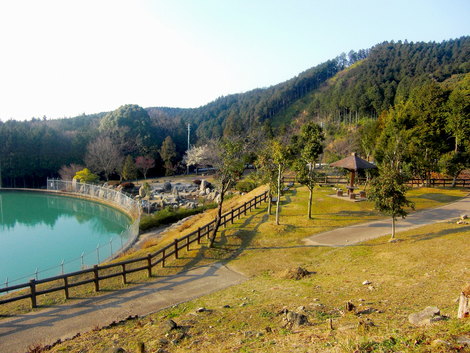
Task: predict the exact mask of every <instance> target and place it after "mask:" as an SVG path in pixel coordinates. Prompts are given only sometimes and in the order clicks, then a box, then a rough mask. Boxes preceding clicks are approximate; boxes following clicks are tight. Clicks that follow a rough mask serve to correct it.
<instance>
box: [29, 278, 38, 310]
mask: <svg viewBox="0 0 470 353" xmlns="http://www.w3.org/2000/svg"><path fill="white" fill-rule="evenodd" d="M29 289H30V292H31V309H35V308H37V302H36V280H35V279H34V278H31V279H30V280H29Z"/></svg>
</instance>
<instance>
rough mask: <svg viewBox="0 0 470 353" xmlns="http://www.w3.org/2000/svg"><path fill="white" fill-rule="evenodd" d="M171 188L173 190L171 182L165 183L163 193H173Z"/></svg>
mask: <svg viewBox="0 0 470 353" xmlns="http://www.w3.org/2000/svg"><path fill="white" fill-rule="evenodd" d="M171 188H172V186H171V183H170V182H169V181H165V182H164V183H163V191H164V192H171Z"/></svg>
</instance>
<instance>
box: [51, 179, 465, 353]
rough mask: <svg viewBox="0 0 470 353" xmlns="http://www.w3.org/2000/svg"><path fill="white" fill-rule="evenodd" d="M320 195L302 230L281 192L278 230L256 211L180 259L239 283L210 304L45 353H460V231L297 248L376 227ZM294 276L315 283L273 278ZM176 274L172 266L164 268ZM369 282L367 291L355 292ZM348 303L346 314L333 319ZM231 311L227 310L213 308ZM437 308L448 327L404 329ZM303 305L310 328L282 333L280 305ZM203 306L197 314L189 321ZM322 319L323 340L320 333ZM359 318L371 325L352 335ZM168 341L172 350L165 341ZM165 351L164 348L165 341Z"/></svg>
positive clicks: (298, 200)
mask: <svg viewBox="0 0 470 353" xmlns="http://www.w3.org/2000/svg"><path fill="white" fill-rule="evenodd" d="M465 193H466V191H465V190H436V189H425V188H424V189H415V190H413V191H412V192H410V196H412V199H413V200H414V201H415V202H416V206H417V208H418V209H420V208H425V207H433V206H437V205H439V204H441V203H442V202H449V201H453V200H456V199H458V198H460V197H462V196H463V195H465ZM328 194H331V189H330V190H327V189H325V188H318V190H317V192H316V198H315V199H316V202H315V207H314V219H313V220H310V221H309V220H307V219H306V217H305V215H304V214H305V213H306V199H307V192H306V190H305V189H304V188H300V187H299V188H296V189H294V190H293V191H291V192H289V193H287V194H286V197H285V201H284V202H283V205H282V212H281V225H280V226H276V225H275V224H274V216H271V217H268V216H267V215H266V213H265V208H263V209H261V208H260V209H258V210H257V211H255V212H253V213H251V214H249V215H248V216H247V217H246V218H242V219H241V220H240V221H238V222H236V224H235V225H234V226H233V227H230V228H227V229H225V230H223V231H222V232H221V233H220V235H219V237H218V240H219V242H218V243H217V247H216V248H215V249H207V248H205V247H202V248H201V249H199V250H198V251H196V250H194V251H192V252H190V253H188V254H187V255H186V256H185V257H184V259H181V260H179V263H178V264H176V263H175V264H174V265H178V268H179V269H181V268H184V267H186V266H192V265H196V264H197V265H200V264H204V263H210V262H213V261H220V260H223V261H225V262H226V264H227V265H228V266H229V267H231V268H233V269H236V270H238V271H242V272H243V273H245V274H247V275H248V276H249V278H250V280H248V281H246V282H245V283H243V284H241V285H238V286H234V287H231V288H228V289H225V290H222V291H219V292H216V293H213V294H211V295H209V296H206V297H203V298H199V299H197V300H193V301H191V302H187V303H183V304H180V305H178V306H176V307H173V308H170V309H167V310H163V311H161V312H158V313H156V314H153V315H149V316H147V317H145V318H140V319H138V320H134V321H130V322H127V323H123V324H120V325H118V326H116V327H113V328H107V329H103V330H101V331H98V332H92V333H88V334H85V335H83V336H82V337H80V338H78V339H75V340H73V341H71V342H66V343H63V344H61V345H59V346H56V347H55V348H54V349H53V351H54V352H60V351H81V352H95V351H101V349H102V348H103V347H111V346H113V345H116V346H121V347H123V348H125V349H126V351H128V352H138V351H139V350H138V345H139V343H144V344H145V347H146V351H148V352H155V351H157V350H158V349H159V348H164V349H165V350H166V351H169V352H182V351H188V350H190V351H191V350H193V351H198V350H204V351H209V352H223V351H235V352H250V351H272V352H279V351H292V352H315V351H345V352H354V351H371V350H375V351H431V350H433V351H436V350H437V351H439V347H437V348H436V347H435V346H432V341H433V340H435V339H443V340H447V341H449V342H450V343H451V344H452V345H453V347H458V346H459V345H458V344H457V343H455V341H454V338H455V337H457V336H458V335H460V334H462V333H465V332H466V331H468V329H469V326H468V324H467V323H466V322H465V321H463V322H459V321H457V320H456V319H455V317H456V313H457V304H456V303H455V301H454V299H455V298H457V297H458V295H459V293H460V290H461V288H462V287H463V285H464V284H465V283H466V282H467V279H468V272H469V271H470V270H468V269H467V267H466V266H467V263H466V261H467V254H468V253H469V251H470V245H469V244H468V241H467V239H466V238H467V234H468V231H470V227H469V226H468V225H456V224H450V223H442V224H438V225H431V226H425V227H422V228H419V229H416V230H412V231H408V232H405V233H399V234H398V238H399V239H401V240H402V241H400V242H398V243H394V244H390V243H388V242H387V240H388V237H385V238H379V239H376V240H373V241H369V242H366V243H363V244H360V245H355V246H349V247H344V248H326V247H311V246H304V245H303V242H302V239H303V238H304V237H306V236H308V235H311V234H313V233H316V232H321V231H324V230H327V229H330V228H333V227H338V226H343V225H346V224H351V223H357V222H362V221H365V220H368V219H370V220H372V219H377V218H378V217H380V216H379V215H378V214H377V213H375V212H374V211H373V210H372V205H371V204H370V203H368V202H361V203H349V202H344V201H339V200H335V199H332V198H329V197H328V196H327V195H328ZM296 266H301V267H303V268H306V269H307V270H309V271H311V272H314V274H312V275H310V276H308V277H306V278H303V279H301V280H292V279H284V278H282V277H281V276H280V274H282V273H283V270H285V269H289V268H293V267H296ZM175 267H176V266H175ZM365 280H369V281H370V282H371V283H372V284H371V286H372V287H369V286H364V285H362V282H363V281H365ZM347 301H351V302H352V303H353V304H354V305H356V307H357V310H358V311H361V310H365V309H369V308H372V309H374V310H373V311H374V312H372V313H370V314H362V315H355V314H353V313H347V314H345V315H342V313H341V311H342V310H343V308H344V305H345V303H346V302H347ZM224 305H230V308H222V307H223V306H224ZM430 305H432V306H438V307H439V308H440V309H441V312H442V313H443V314H445V315H449V316H450V317H451V319H450V320H448V321H446V322H442V323H439V324H437V325H436V326H434V327H431V328H415V327H412V326H411V325H410V324H409V323H408V320H407V318H408V315H409V314H410V313H413V312H416V311H419V310H422V309H424V308H425V307H426V306H430ZM300 306H304V307H305V309H304V314H305V315H307V317H308V320H309V323H310V325H305V326H300V327H299V328H291V327H283V315H278V313H279V312H280V311H281V310H282V309H283V308H284V307H287V308H288V309H289V310H296V309H297V308H298V307H300ZM199 307H205V308H207V309H209V310H208V311H206V312H203V313H199V314H195V312H194V311H195V309H196V308H199ZM168 318H172V319H173V320H174V321H175V322H177V323H178V324H179V325H182V326H184V327H183V328H181V329H179V330H177V331H172V332H170V333H167V332H166V331H165V330H164V329H162V327H161V322H162V321H164V320H166V319H168ZM328 318H332V319H333V327H334V329H333V330H330V329H329V328H328V326H327V324H326V320H327V319H328ZM366 319H370V320H371V321H372V322H373V323H374V326H369V325H365V326H361V325H359V322H360V321H362V322H365V320H366ZM172 340H175V341H174V343H171V341H172ZM167 342H169V343H167Z"/></svg>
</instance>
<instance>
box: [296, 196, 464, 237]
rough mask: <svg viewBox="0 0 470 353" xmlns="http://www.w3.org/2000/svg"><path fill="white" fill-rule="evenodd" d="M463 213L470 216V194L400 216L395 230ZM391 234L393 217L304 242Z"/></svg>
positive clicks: (400, 230)
mask: <svg viewBox="0 0 470 353" xmlns="http://www.w3.org/2000/svg"><path fill="white" fill-rule="evenodd" d="M462 214H468V215H469V216H470V195H467V196H466V197H465V198H463V199H462V200H459V201H456V202H453V203H450V204H447V205H444V206H442V207H438V208H433V209H430V210H423V211H417V212H413V213H411V214H410V215H409V216H408V217H406V218H405V219H402V218H399V219H398V220H397V221H396V223H395V230H396V232H402V231H405V230H408V229H413V228H417V227H421V226H423V225H427V224H432V223H438V222H445V221H449V220H456V219H457V218H460V215H462ZM391 234H392V219H391V218H388V219H386V220H382V221H376V222H369V223H363V224H357V225H353V226H349V227H344V228H338V229H333V230H330V231H328V232H324V233H320V234H315V235H312V236H311V237H308V238H306V239H304V243H305V244H306V245H317V246H346V245H351V244H355V243H359V242H361V241H365V240H368V239H373V238H378V237H381V236H384V235H391Z"/></svg>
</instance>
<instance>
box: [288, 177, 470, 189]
mask: <svg viewBox="0 0 470 353" xmlns="http://www.w3.org/2000/svg"><path fill="white" fill-rule="evenodd" d="M283 180H284V181H285V182H287V181H295V178H294V177H284V179H283ZM355 180H356V182H358V183H359V184H364V183H365V182H366V180H367V179H366V178H356V179H355ZM315 181H316V183H317V184H320V185H337V184H348V183H349V181H348V179H347V178H345V177H344V176H324V177H318V178H315ZM452 182H453V179H444V178H440V179H431V180H430V184H429V186H431V187H435V186H443V187H446V186H451V185H452ZM425 183H426V180H424V179H409V180H408V181H407V182H406V184H408V185H411V186H418V185H423V184H425ZM455 186H458V187H470V179H457V180H456V183H455Z"/></svg>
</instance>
